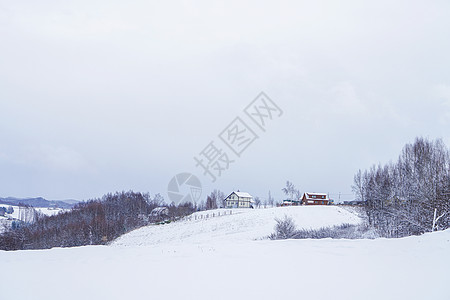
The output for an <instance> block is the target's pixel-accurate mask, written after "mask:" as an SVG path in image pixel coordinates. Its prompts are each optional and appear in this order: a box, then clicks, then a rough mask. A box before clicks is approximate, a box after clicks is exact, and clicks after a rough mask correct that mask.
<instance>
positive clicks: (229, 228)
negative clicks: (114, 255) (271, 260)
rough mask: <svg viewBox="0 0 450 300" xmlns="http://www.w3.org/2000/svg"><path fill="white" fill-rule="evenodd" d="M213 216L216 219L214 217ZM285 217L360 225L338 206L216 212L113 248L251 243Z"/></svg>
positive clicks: (138, 234) (153, 229)
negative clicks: (206, 243)
mask: <svg viewBox="0 0 450 300" xmlns="http://www.w3.org/2000/svg"><path fill="white" fill-rule="evenodd" d="M230 213H231V215H230ZM213 214H214V216H215V217H212V215H213ZM219 214H220V216H218V215H219ZM285 215H286V216H289V217H292V218H293V219H294V220H295V221H296V224H297V226H298V227H302V228H319V227H323V226H332V225H338V224H342V223H350V224H357V223H359V222H360V221H361V219H360V218H359V217H358V216H357V215H356V214H355V213H352V212H349V211H347V210H345V209H343V208H340V207H336V206H320V207H304V206H297V207H277V208H268V209H248V208H241V209H217V210H212V211H203V212H198V213H195V214H194V215H193V216H191V217H190V220H186V221H181V222H175V223H170V224H166V225H163V226H161V225H153V226H147V227H144V228H140V229H137V230H135V231H133V232H130V233H129V234H126V235H124V236H122V237H121V238H119V239H118V240H117V241H115V242H114V243H113V245H122V246H133V245H155V244H167V243H185V242H190V243H203V242H213V241H224V240H226V241H228V242H234V241H251V240H256V239H261V238H264V237H267V236H268V235H269V234H271V233H272V232H273V228H274V226H275V224H276V222H275V218H283V217H284V216H285ZM200 217H201V219H200ZM206 217H208V219H206ZM205 219H206V220H205Z"/></svg>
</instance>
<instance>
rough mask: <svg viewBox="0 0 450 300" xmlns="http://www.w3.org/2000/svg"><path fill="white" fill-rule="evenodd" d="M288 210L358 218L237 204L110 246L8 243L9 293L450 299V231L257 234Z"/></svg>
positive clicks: (314, 210) (344, 217) (319, 211)
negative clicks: (29, 247) (14, 246)
mask: <svg viewBox="0 0 450 300" xmlns="http://www.w3.org/2000/svg"><path fill="white" fill-rule="evenodd" d="M224 211H225V210H222V212H224ZM218 212H219V211H217V210H216V211H209V212H202V213H197V216H200V215H202V216H204V217H206V214H211V213H215V215H217V213H218ZM284 214H287V215H291V216H293V217H294V218H295V220H296V223H297V225H298V226H299V227H307V228H308V227H320V226H325V225H330V224H339V223H342V222H346V223H354V222H359V220H358V218H357V217H356V216H355V215H354V214H352V213H351V212H350V211H347V210H344V209H342V208H339V207H283V208H273V209H259V210H233V214H231V215H222V216H220V217H214V218H208V219H206V220H205V219H202V221H197V220H192V221H188V220H186V221H183V222H180V223H172V224H167V225H161V226H149V227H146V228H142V229H138V230H135V231H133V232H131V233H129V234H127V235H125V236H123V237H122V238H120V239H119V240H117V241H116V242H115V243H113V245H111V246H86V247H77V248H70V249H69V248H66V249H61V248H55V249H50V250H36V251H15V252H4V251H0V264H1V266H2V269H3V270H4V271H3V272H0V282H1V286H2V291H1V294H0V298H1V299H36V300H39V299H50V300H51V299H61V298H63V299H67V300H72V299H73V300H75V299H77V300H78V299H308V298H310V299H318V300H321V299H327V300H329V299H333V300H339V299H345V300H349V299H365V300H372V299H377V300H378V299H383V300H385V299H413V300H414V299H417V300H419V299H420V300H422V299H434V300H436V299H442V300H444V299H449V295H450V285H449V284H448V277H447V276H448V270H449V269H450V259H449V253H450V251H449V250H450V230H447V231H444V232H434V233H430V234H425V235H423V236H419V237H408V238H402V239H377V240H332V239H324V240H285V241H271V240H254V239H255V238H256V239H258V238H259V237H261V236H264V235H267V234H269V233H271V232H272V231H273V225H274V221H273V218H274V217H280V216H284ZM234 222H236V223H234ZM254 227H258V228H254ZM259 227H260V228H259ZM271 227H272V228H271ZM6 270H7V271H6Z"/></svg>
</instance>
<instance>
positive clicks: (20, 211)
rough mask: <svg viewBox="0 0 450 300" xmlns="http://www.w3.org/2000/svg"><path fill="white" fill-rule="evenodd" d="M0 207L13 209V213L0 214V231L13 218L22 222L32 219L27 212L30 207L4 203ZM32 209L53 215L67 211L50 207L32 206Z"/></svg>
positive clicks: (7, 225) (8, 224)
mask: <svg viewBox="0 0 450 300" xmlns="http://www.w3.org/2000/svg"><path fill="white" fill-rule="evenodd" d="M0 207H12V208H13V210H14V211H13V213H11V214H5V216H0V233H1V232H3V230H4V229H5V227H6V228H7V227H9V226H11V222H12V221H13V220H21V221H24V222H29V221H31V219H33V215H32V213H28V211H30V208H26V207H23V206H16V205H4V204H0ZM33 209H35V210H36V211H38V212H40V213H42V214H44V215H46V216H53V215H56V214H59V213H60V212H64V211H67V209H63V208H51V207H33Z"/></svg>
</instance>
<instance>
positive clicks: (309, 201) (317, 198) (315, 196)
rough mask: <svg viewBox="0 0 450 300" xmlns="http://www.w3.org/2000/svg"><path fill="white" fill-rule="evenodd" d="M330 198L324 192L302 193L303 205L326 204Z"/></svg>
mask: <svg viewBox="0 0 450 300" xmlns="http://www.w3.org/2000/svg"><path fill="white" fill-rule="evenodd" d="M329 201H330V198H328V195H327V194H324V193H304V194H303V197H302V203H303V204H304V205H328V202H329Z"/></svg>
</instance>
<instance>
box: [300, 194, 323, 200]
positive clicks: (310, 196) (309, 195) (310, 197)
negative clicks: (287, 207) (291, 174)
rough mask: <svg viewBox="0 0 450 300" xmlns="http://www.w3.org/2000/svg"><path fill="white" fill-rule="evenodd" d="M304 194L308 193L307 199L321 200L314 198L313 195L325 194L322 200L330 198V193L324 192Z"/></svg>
mask: <svg viewBox="0 0 450 300" xmlns="http://www.w3.org/2000/svg"><path fill="white" fill-rule="evenodd" d="M303 195H306V199H312V200H319V199H316V198H313V197H312V196H320V197H321V196H325V198H324V199H322V200H329V199H328V194H324V193H304V194H303Z"/></svg>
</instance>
